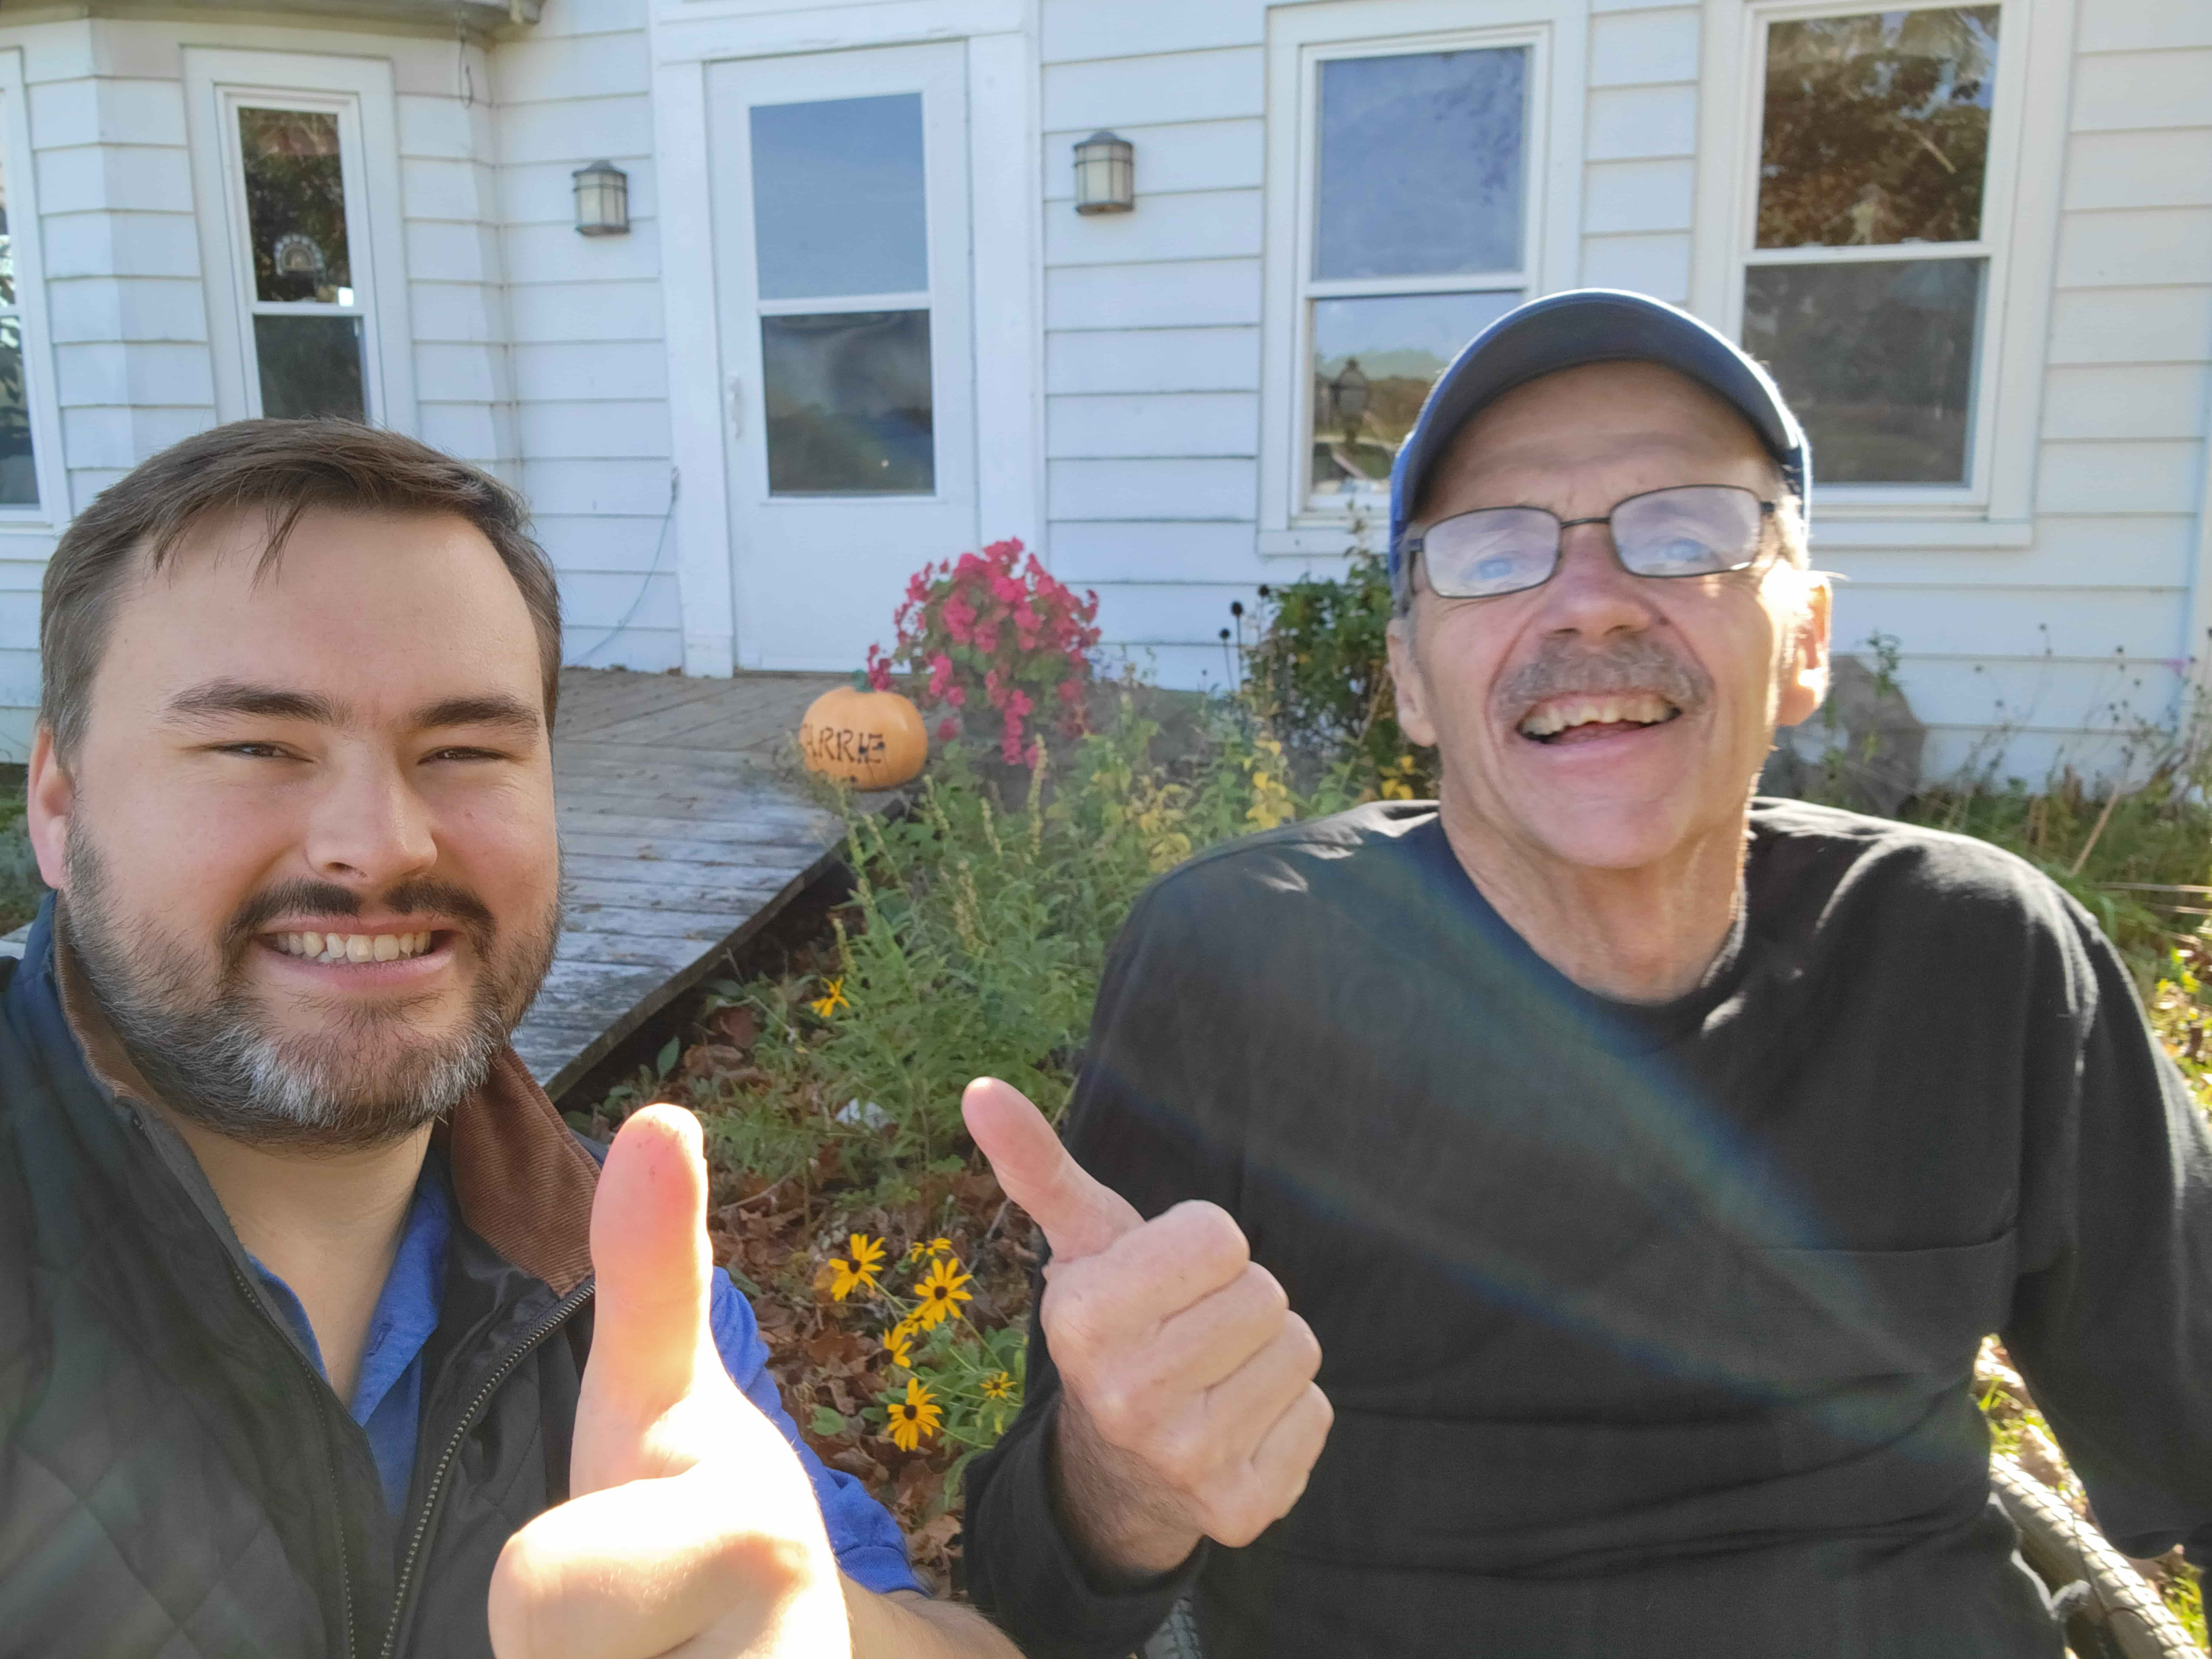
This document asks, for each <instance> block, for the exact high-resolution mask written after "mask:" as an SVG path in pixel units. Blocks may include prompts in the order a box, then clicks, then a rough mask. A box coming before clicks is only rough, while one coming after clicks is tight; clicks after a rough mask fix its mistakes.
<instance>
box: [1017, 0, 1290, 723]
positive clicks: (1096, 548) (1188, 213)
mask: <svg viewBox="0 0 2212 1659" xmlns="http://www.w3.org/2000/svg"><path fill="white" fill-rule="evenodd" d="M1038 19H1039V21H1038V27H1039V37H1040V41H1039V52H1040V56H1041V58H1042V72H1041V79H1042V127H1043V131H1044V135H1045V137H1044V150H1043V179H1044V192H1045V214H1044V241H1045V248H1044V252H1045V272H1044V299H1045V331H1046V333H1045V390H1046V394H1047V395H1046V409H1045V453H1046V456H1047V460H1046V477H1045V483H1046V511H1047V516H1048V520H1049V521H1050V522H1049V524H1048V548H1049V551H1050V556H1051V559H1052V562H1053V565H1054V569H1055V571H1057V572H1059V573H1060V574H1062V575H1063V576H1066V577H1067V578H1069V579H1071V580H1079V581H1080V582H1081V583H1082V585H1083V586H1086V587H1091V586H1096V587H1097V588H1098V590H1099V592H1100V594H1101V599H1102V608H1101V611H1100V627H1101V629H1102V630H1103V634H1104V636H1105V639H1106V641H1107V644H1108V647H1109V651H1110V650H1113V649H1116V648H1121V647H1127V648H1129V649H1131V650H1133V651H1139V652H1140V653H1143V654H1142V655H1141V658H1140V665H1141V666H1143V667H1145V668H1146V669H1147V670H1148V671H1152V672H1156V673H1158V674H1159V675H1160V677H1161V678H1163V679H1164V681H1166V682H1167V683H1168V684H1182V685H1190V684H1199V683H1200V679H1201V678H1203V679H1204V680H1205V681H1206V683H1214V682H1218V680H1219V679H1220V678H1221V677H1220V675H1219V674H1218V672H1213V673H1211V674H1207V673H1206V671H1205V663H1206V661H1208V660H1211V657H1210V656H1209V655H1208V654H1207V653H1194V654H1193V653H1186V652H1184V651H1182V648H1181V647H1187V646H1189V645H1192V644H1194V643H1196V642H1198V641H1201V640H1205V639H1208V638H1211V637H1212V631H1213V629H1216V628H1218V623H1212V622H1210V621H1207V620H1206V618H1210V617H1212V613H1213V611H1216V610H1218V609H1219V608H1220V606H1219V605H1215V604H1213V603H1212V601H1211V600H1210V599H1203V600H1202V599H1200V597H1198V596H1199V595H1200V593H1201V592H1205V591H1208V590H1203V589H1201V588H1199V587H1194V586H1191V585H1190V584H1192V583H1201V584H1203V583H1208V582H1211V583H1220V582H1224V581H1226V582H1230V583H1232V584H1235V583H1242V584H1247V585H1248V586H1247V588H1246V591H1249V583H1251V582H1252V581H1254V580H1256V579H1257V573H1258V569H1259V562H1258V559H1257V557H1256V556H1255V551H1254V540H1253V537H1254V526H1255V521H1256V519H1257V515H1258V510H1259V495H1258V491H1259V473H1258V462H1257V453H1258V447H1259V397H1258V394H1259V388H1260V385H1261V362H1260V349H1261V346H1260V323H1261V263H1262V256H1263V254H1264V252H1265V241H1266V227H1265V223H1264V197H1263V194H1262V191H1263V187H1264V185H1265V182H1266V177H1267V128H1266V112H1267V63H1266V40H1267V9H1266V7H1265V6H1264V5H1262V4H1261V3H1260V0H1207V3H1203V4H1189V3H1182V0H1127V3H1125V4H1119V5H1115V6H1100V5H1097V4H1095V3H1091V0H1041V4H1040V7H1039V14H1038ZM1101 127H1109V128H1111V129H1112V130H1113V131H1115V132H1118V133H1120V134H1121V136H1122V137H1126V138H1127V139H1128V140H1129V141H1130V142H1131V143H1133V145H1135V147H1136V186H1137V199H1138V209H1137V211H1135V212H1134V213H1131V214H1127V215H1100V216H1096V217H1091V218H1086V217H1085V216H1080V215H1078V214H1077V213H1076V212H1075V211H1074V208H1073V201H1072V197H1073V184H1074V174H1073V146H1074V144H1075V143H1077V142H1078V141H1079V140H1080V139H1082V138H1085V137H1088V136H1089V135H1090V134H1091V132H1092V131H1095V130H1097V129H1098V128H1101Z"/></svg>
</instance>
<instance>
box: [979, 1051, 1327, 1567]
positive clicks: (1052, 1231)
mask: <svg viewBox="0 0 2212 1659" xmlns="http://www.w3.org/2000/svg"><path fill="white" fill-rule="evenodd" d="M961 1110H962V1114H963V1115H964V1116H965V1117H966V1119H967V1121H968V1132H969V1134H971V1135H973V1136H974V1137H975V1144H976V1146H979V1147H981V1149H982V1151H983V1154H984V1156H985V1157H987V1158H989V1159H990V1160H991V1167H992V1169H993V1170H994V1171H995V1172H996V1174H997V1176H998V1177H999V1184H1000V1186H1001V1187H1003V1188H1006V1195H1007V1196H1008V1197H1009V1198H1011V1199H1012V1200H1013V1201H1014V1202H1015V1203H1017V1204H1018V1205H1020V1206H1022V1208H1023V1209H1024V1210H1026V1211H1028V1212H1029V1214H1030V1218H1031V1219H1032V1220H1034V1221H1035V1222H1036V1224H1037V1225H1038V1226H1039V1227H1041V1228H1042V1229H1043V1231H1044V1236H1045V1238H1046V1240H1047V1242H1048V1243H1049V1244H1050V1245H1051V1246H1052V1263H1051V1265H1050V1266H1049V1267H1047V1268H1046V1269H1045V1280H1046V1287H1045V1292H1044V1300H1043V1304H1042V1306H1041V1308H1040V1309H1039V1314H1038V1316H1039V1318H1040V1319H1041V1320H1042V1322H1043V1325H1044V1331H1045V1339H1046V1341H1047V1343H1048V1346H1050V1348H1051V1350H1052V1358H1053V1361H1054V1364H1056V1365H1057V1366H1058V1367H1059V1370H1060V1380H1061V1383H1062V1384H1063V1385H1064V1389H1065V1393H1064V1395H1063V1398H1062V1400H1061V1401H1060V1413H1059V1419H1058V1422H1057V1424H1056V1425H1055V1428H1054V1434H1055V1436H1056V1443H1055V1449H1056V1452H1057V1456H1056V1458H1055V1459H1054V1472H1055V1474H1056V1476H1057V1478H1058V1482H1059V1488H1060V1491H1059V1497H1060V1513H1061V1514H1063V1515H1064V1516H1066V1517H1067V1518H1068V1521H1069V1522H1070V1524H1071V1525H1072V1526H1073V1528H1074V1529H1075V1531H1076V1533H1077V1534H1078V1537H1079V1541H1081V1542H1082V1544H1083V1545H1084V1546H1085V1548H1086V1549H1087V1550H1088V1552H1089V1553H1090V1554H1091V1556H1092V1557H1093V1558H1094V1560H1095V1563H1096V1565H1099V1566H1102V1567H1103V1568H1105V1569H1106V1570H1107V1571H1108V1572H1109V1574H1112V1575H1114V1576H1117V1577H1123V1578H1127V1579H1139V1578H1147V1577H1157V1576H1158V1574H1160V1573H1163V1572H1165V1571H1169V1570H1170V1568H1172V1567H1174V1566H1176V1565H1177V1564H1179V1563H1180V1562H1181V1561H1182V1559H1183V1558H1184V1557H1186V1556H1188V1554H1189V1553H1190V1552H1191V1551H1192V1550H1193V1549H1194V1548H1196V1547H1197V1545H1198V1542H1199V1540H1200V1538H1202V1537H1204V1538H1212V1539H1216V1540H1218V1541H1220V1542H1222V1543H1225V1544H1231V1545H1238V1544H1248V1543H1249V1542H1251V1541H1252V1540H1253V1539H1254V1538H1255V1537H1257V1536H1258V1535H1259V1534H1260V1533H1261V1530H1262V1529H1263V1528H1266V1527H1267V1525H1268V1524H1269V1523H1270V1522H1273V1521H1274V1520H1276V1519H1277V1518H1279V1516H1282V1515H1283V1514H1285V1512H1286V1511H1287V1510H1289V1509H1290V1507H1291V1504H1294V1503H1296V1502H1297V1498H1298V1494H1299V1493H1301V1492H1304V1490H1305V1484H1306V1476H1307V1474H1309V1473H1310V1471H1311V1469H1312V1468H1313V1464H1314V1459H1315V1458H1316V1457H1318V1456H1319V1455H1321V1448H1322V1442H1323V1440H1325V1439H1326V1438H1327V1437H1328V1427H1329V1423H1330V1420H1331V1415H1332V1413H1331V1412H1330V1409H1329V1404H1328V1399H1327V1397H1326V1396H1324V1395H1322V1391H1321V1390H1320V1389H1318V1388H1316V1387H1315V1386H1314V1381H1313V1379H1314V1374H1315V1372H1316V1370H1318V1369H1319V1367H1320V1364H1321V1345H1320V1344H1319V1343H1318V1342H1316V1340H1314V1334H1313V1332H1312V1330H1311V1329H1310V1328H1309V1327H1308V1326H1307V1324H1306V1322H1305V1321H1304V1320H1303V1319H1301V1318H1299V1317H1298V1316H1297V1315H1296V1314H1294V1313H1292V1312H1291V1310H1290V1304H1289V1302H1288V1299H1287V1298H1286V1297H1285V1296H1284V1294H1283V1287H1282V1286H1281V1285H1279V1284H1277V1283H1276V1282H1275V1278H1274V1275H1273V1274H1272V1273H1269V1272H1268V1271H1267V1269H1266V1268H1264V1267H1261V1266H1259V1265H1258V1264H1257V1263H1255V1261H1253V1260H1252V1257H1251V1252H1250V1249H1249V1247H1248V1246H1247V1244H1246V1243H1245V1240H1244V1235H1243V1231H1241V1230H1240V1229H1239V1228H1238V1227H1237V1224H1236V1222H1234V1221H1233V1220H1231V1218H1230V1217H1229V1214H1228V1212H1226V1211H1225V1210H1223V1209H1222V1208H1221V1207H1220V1206H1218V1205H1213V1204H1207V1203H1203V1202H1198V1201H1191V1202H1187V1203H1182V1204H1178V1205H1176V1206H1175V1207H1174V1208H1173V1209H1171V1210H1169V1211H1167V1212H1164V1214H1162V1215H1159V1216H1158V1217H1155V1218H1153V1219H1152V1220H1151V1221H1146V1220H1145V1219H1144V1218H1142V1217H1141V1216H1139V1214H1138V1213H1137V1212H1136V1211H1135V1209H1133V1207H1132V1206H1130V1204H1129V1203H1128V1201H1127V1200H1125V1199H1123V1198H1122V1197H1121V1195H1120V1194H1117V1193H1115V1192H1114V1191H1112V1190H1111V1189H1109V1188H1106V1187H1104V1186H1103V1185H1101V1184H1100V1183H1099V1182H1097V1181H1094V1180H1093V1179H1091V1176H1089V1175H1087V1174H1085V1172H1084V1170H1083V1169H1082V1168H1081V1166H1079V1164H1077V1163H1076V1162H1075V1160H1074V1159H1073V1158H1071V1157H1070V1156H1069V1155H1068V1153H1067V1150H1066V1148H1065V1147H1064V1146H1061V1145H1060V1137H1059V1136H1058V1135H1056V1134H1054V1133H1053V1128H1052V1126H1051V1125H1050V1124H1049V1123H1048V1122H1046V1121H1045V1120H1044V1117H1043V1115H1042V1114H1041V1113H1040V1112H1038V1110H1037V1109H1036V1107H1035V1106H1033V1105H1031V1104H1030V1103H1029V1101H1028V1100H1026V1099H1025V1098H1024V1097H1023V1096H1022V1095H1021V1094H1020V1093H1019V1091H1017V1090H1015V1089H1013V1088H1012V1087H1011V1086H1009V1085H1006V1084H1004V1083H1001V1082H1000V1081H999V1080H998V1079H995V1078H978V1079H976V1080H975V1082H973V1083H971V1084H969V1085H968V1091H967V1093H966V1095H965V1096H964V1097H963V1098H962V1101H961Z"/></svg>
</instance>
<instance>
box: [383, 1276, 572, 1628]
mask: <svg viewBox="0 0 2212 1659" xmlns="http://www.w3.org/2000/svg"><path fill="white" fill-rule="evenodd" d="M591 1296H592V1281H591V1280H590V1279H586V1280H585V1281H584V1282H583V1283H582V1284H580V1285H578V1286H576V1288H575V1289H574V1290H573V1291H569V1292H568V1295H566V1296H564V1297H562V1298H561V1299H560V1301H558V1302H557V1303H556V1304H554V1305H553V1307H552V1309H551V1310H550V1312H548V1313H547V1314H546V1316H545V1317H544V1318H543V1319H541V1320H539V1321H538V1323H537V1324H536V1325H534V1326H532V1328H531V1330H530V1332H529V1334H527V1335H526V1336H525V1337H524V1338H523V1339H522V1340H521V1341H520V1342H518V1343H516V1344H515V1346H513V1348H511V1349H509V1350H508V1351H507V1357H506V1358H504V1359H502V1360H501V1361H500V1362H499V1364H497V1365H495V1366H494V1367H493V1368H492V1373H491V1375H490V1376H488V1377H486V1378H485V1379H484V1382H483V1387H482V1388H481V1389H477V1394H476V1398H475V1399H473V1400H471V1401H469V1408H468V1410H466V1411H465V1412H464V1413H461V1420H460V1421H459V1423H458V1424H456V1425H454V1427H453V1434H452V1436H451V1437H448V1438H447V1442H446V1449H445V1450H444V1451H442V1452H441V1453H440V1454H439V1455H438V1462H437V1464H436V1466H435V1468H432V1469H431V1471H430V1486H429V1490H428V1491H427V1492H424V1493H423V1494H422V1509H421V1510H419V1511H417V1513H416V1516H415V1530H414V1531H413V1532H412V1533H411V1534H409V1536H408V1540H407V1553H406V1556H405V1557H404V1559H402V1560H401V1562H400V1564H399V1578H398V1583H397V1584H396V1585H395V1586H394V1588H393V1592H392V1623H391V1626H390V1627H389V1628H388V1629H387V1630H386V1632H385V1635H384V1651H383V1655H382V1659H393V1656H394V1655H395V1654H396V1653H397V1652H398V1649H399V1627H400V1624H401V1622H402V1621H403V1620H404V1619H405V1618H406V1616H407V1602H408V1598H409V1596H410V1595H412V1593H413V1591H414V1588H415V1569H416V1565H417V1564H418V1563H419V1562H420V1561H421V1559H422V1546H423V1543H424V1542H425V1541H427V1540H428V1537H429V1535H430V1526H431V1523H432V1522H434V1521H435V1520H436V1519H437V1514H438V1501H439V1499H441V1498H443V1497H444V1496H445V1494H446V1476H447V1474H448V1473H450V1472H451V1470H452V1469H453V1460H454V1459H455V1458H457V1457H459V1455H461V1443H462V1442H463V1441H465V1440H466V1439H467V1438H468V1435H469V1431H470V1430H471V1429H473V1428H474V1427H476V1425H477V1419H478V1418H479V1417H481V1416H483V1410H484V1407H486V1406H487V1405H489V1403H490V1402H491V1397H492V1395H493V1394H494V1393H495V1392H496V1391H497V1390H498V1388H499V1385H500V1384H501V1383H504V1382H506V1381H507V1377H508V1376H510V1375H512V1374H513V1370H514V1368H515V1367H516V1366H517V1365H520V1364H521V1363H522V1362H523V1360H524V1359H525V1358H528V1356H529V1354H530V1351H531V1350H532V1349H533V1348H535V1347H536V1346H538V1344H539V1343H541V1342H543V1341H544V1340H545V1339H546V1338H547V1337H549V1336H550V1335H551V1334H553V1332H554V1331H555V1329H556V1328H558V1327H559V1326H560V1325H561V1324H562V1322H564V1321H566V1320H567V1319H568V1316H569V1315H571V1314H573V1313H574V1312H575V1311H576V1310H577V1309H579V1308H580V1307H582V1306H583V1305H584V1304H585V1303H586V1302H588V1301H589V1300H590V1299H591ZM349 1641H350V1636H349ZM347 1651H348V1652H349V1654H350V1652H351V1651H352V1650H351V1648H350V1646H349V1648H348V1650H347Z"/></svg>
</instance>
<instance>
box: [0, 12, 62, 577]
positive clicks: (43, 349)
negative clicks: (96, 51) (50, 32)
mask: <svg viewBox="0 0 2212 1659" xmlns="http://www.w3.org/2000/svg"><path fill="white" fill-rule="evenodd" d="M0 173H4V178H5V180H6V188H7V191H8V225H9V232H8V235H9V246H10V248H11V250H12V252H13V253H14V256H15V309H16V312H17V313H18V314H19V315H20V317H21V319H22V349H23V386H24V394H25V397H26V399H27V402H28V403H29V404H30V416H31V464H32V470H33V475H34V476H35V477H37V479H38V485H39V504H38V505H37V506H36V507H0V532H25V533H33V532H40V531H47V532H52V531H58V530H59V529H60V528H61V526H64V525H65V524H67V523H68V522H69V520H70V517H71V516H72V508H71V507H70V493H69V467H68V465H67V459H66V458H65V457H64V455H63V453H62V421H61V405H60V404H59V402H58V399H57V397H56V393H55V380H54V374H55V365H54V349H53V335H52V331H51V330H50V329H49V327H48V326H47V319H46V261H45V259H44V258H43V257H42V256H43V252H44V245H45V228H44V221H42V220H41V219H40V216H39V191H38V177H37V174H38V168H37V167H36V165H35V164H34V162H33V157H32V154H31V120H30V107H29V103H28V100H27V95H26V94H25V93H24V90H23V53H22V51H21V48H20V47H16V46H8V47H4V48H0ZM42 551H43V550H42ZM0 556H4V555H0Z"/></svg>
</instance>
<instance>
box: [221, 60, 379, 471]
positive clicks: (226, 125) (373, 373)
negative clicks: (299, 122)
mask: <svg viewBox="0 0 2212 1659" xmlns="http://www.w3.org/2000/svg"><path fill="white" fill-rule="evenodd" d="M185 94H186V95H185V114H186V125H187V128H188V133H189V137H190V140H191V161H192V173H193V179H194V184H195V186H196V194H197V198H198V207H199V213H198V217H199V222H200V248H201V270H202V276H203V280H204V283H205V284H206V289H207V313H208V337H209V343H210V345H211V346H212V347H213V352H212V356H213V357H214V360H215V361H214V368H215V390H216V417H217V418H218V419H219V420H223V421H234V420H243V419H246V418H248V417H250V416H255V415H258V414H259V413H260V412H261V380H260V365H259V359H258V356H257V354H256V348H255V344H254V337H253V319H254V317H255V316H256V315H257V314H258V313H260V312H262V311H263V310H264V309H266V310H267V311H269V312H270V314H289V315H298V316H311V315H312V316H337V315H353V316H358V317H359V318H360V319H361V321H362V403H363V404H364V405H365V409H364V413H365V415H366V417H367V419H368V422H370V424H372V425H375V426H383V427H389V428H392V429H394V430H396V431H400V432H406V433H413V432H415V431H416V426H417V414H416V402H415V376H414V368H413V362H412V357H413V348H412V342H411V340H410V334H409V329H408V321H407V273H406V258H405V251H406V242H405V240H404V228H403V225H402V221H401V218H400V210H399V162H398V129H397V121H396V116H395V108H396V100H395V99H394V96H393V90H392V65H391V64H389V63H388V62H385V61H383V60H381V59H374V58H324V57H317V56H311V55H308V54H306V53H298V52H254V51H244V50H232V49H228V48H210V47H191V46H188V47H186V48H185ZM240 106H246V107H251V108H257V109H299V110H310V111H315V112H323V113H332V114H336V115H337V118H338V149H339V155H340V157H341V158H342V161H350V160H357V161H358V162H359V165H358V166H357V167H352V166H349V167H345V168H344V179H345V194H346V244H347V248H346V253H347V264H348V266H349V275H350V276H352V278H353V285H354V290H355V293H356V295H359V296H362V297H361V298H359V299H358V300H357V301H356V304H355V305H354V306H353V307H341V306H338V305H336V304H327V305H326V304H322V303H319V302H300V303H295V304H289V305H276V304H274V303H273V302H272V303H270V304H268V305H266V306H264V303H263V302H261V301H258V299H257V297H256V295H255V294H254V292H253V273H252V242H251V240H249V239H250V236H251V231H250V228H249V227H248V225H247V223H246V175H245V169H244V157H243V154H242V149H241V145H240V138H239V133H238V110H239V109H240Z"/></svg>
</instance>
